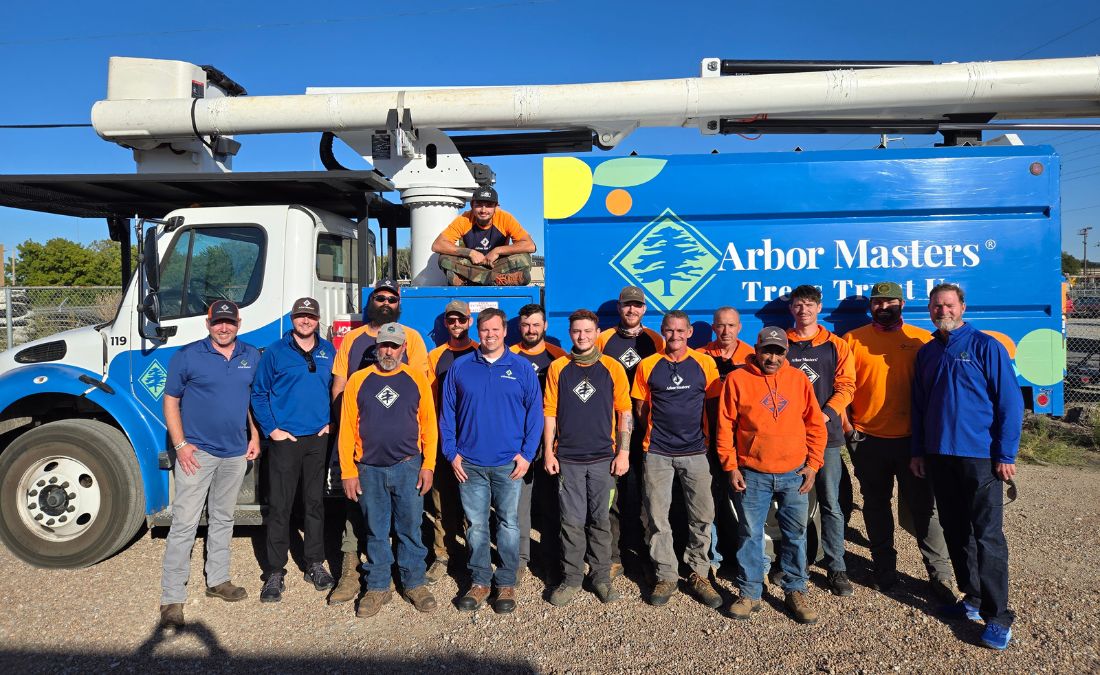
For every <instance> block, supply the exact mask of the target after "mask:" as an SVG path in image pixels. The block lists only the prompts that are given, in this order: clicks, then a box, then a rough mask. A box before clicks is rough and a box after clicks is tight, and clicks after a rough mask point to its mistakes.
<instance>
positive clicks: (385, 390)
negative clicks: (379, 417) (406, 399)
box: [374, 384, 400, 408]
mask: <svg viewBox="0 0 1100 675" xmlns="http://www.w3.org/2000/svg"><path fill="white" fill-rule="evenodd" d="M374 397H375V398H376V399H378V402H379V403H381V404H382V405H384V406H386V407H387V408H389V407H390V406H392V405H393V404H394V403H396V402H397V399H398V397H400V394H398V393H397V392H396V391H394V390H393V389H390V385H388V384H387V385H386V386H384V387H382V391H380V392H378V393H377V394H375V395H374Z"/></svg>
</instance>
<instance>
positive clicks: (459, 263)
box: [432, 186, 535, 286]
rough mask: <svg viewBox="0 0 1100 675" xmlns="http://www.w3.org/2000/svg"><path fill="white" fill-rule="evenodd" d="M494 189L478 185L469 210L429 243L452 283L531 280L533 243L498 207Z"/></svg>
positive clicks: (501, 283)
mask: <svg viewBox="0 0 1100 675" xmlns="http://www.w3.org/2000/svg"><path fill="white" fill-rule="evenodd" d="M498 201H499V199H498V197H497V191H496V190H494V189H493V188H491V187H488V186H486V187H479V188H478V189H476V190H474V193H473V195H471V197H470V210H469V211H467V212H466V213H463V214H462V215H460V216H459V217H457V218H455V219H454V220H453V221H452V222H451V224H450V225H448V226H447V229H445V230H443V232H441V233H440V234H439V237H437V238H436V240H435V241H434V242H433V243H432V252H433V253H438V254H439V268H440V269H441V270H443V273H444V274H445V275H446V276H447V281H448V282H450V284H451V285H453V286H467V285H473V286H523V285H525V284H529V283H531V254H532V253H534V252H535V242H534V241H533V240H532V239H531V235H530V234H528V233H527V230H525V229H523V226H522V225H520V224H519V221H517V220H516V219H515V217H514V216H513V215H512V214H510V213H508V212H507V211H505V210H504V209H501V208H498V206H497V203H498Z"/></svg>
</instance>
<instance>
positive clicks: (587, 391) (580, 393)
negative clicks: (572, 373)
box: [573, 380, 596, 403]
mask: <svg viewBox="0 0 1100 675" xmlns="http://www.w3.org/2000/svg"><path fill="white" fill-rule="evenodd" d="M573 393H574V394H576V395H577V398H579V399H580V400H581V402H582V403H588V399H590V398H592V395H593V394H595V393H596V387H594V386H593V385H592V383H591V382H589V381H588V380H582V381H581V383H580V384H578V385H577V386H575V387H573Z"/></svg>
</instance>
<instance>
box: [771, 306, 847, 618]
mask: <svg viewBox="0 0 1100 675" xmlns="http://www.w3.org/2000/svg"><path fill="white" fill-rule="evenodd" d="M790 299H791V303H790V312H791V316H792V317H793V318H794V328H791V329H790V330H788V331H787V342H788V344H789V347H788V351H787V361H788V362H789V363H790V364H791V366H792V367H794V368H797V369H798V370H801V371H802V372H804V373H805V374H806V377H807V378H808V379H809V380H810V384H811V385H812V386H813V389H814V394H815V395H816V396H817V403H818V405H819V406H820V407H821V412H822V413H823V414H824V415H825V428H826V431H827V432H828V435H829V438H828V441H827V442H826V444H825V464H824V466H822V467H821V471H820V472H819V473H818V474H817V503H818V505H819V506H820V507H821V550H822V553H823V554H824V555H823V558H822V561H821V564H822V566H824V567H825V569H826V571H827V574H826V577H825V578H826V580H827V581H828V584H829V590H830V591H831V592H832V593H833V594H834V595H839V596H841V597H846V596H849V595H851V594H852V593H853V589H852V583H851V582H850V581H849V580H848V568H847V567H846V566H845V563H844V513H843V512H842V511H841V510H840V477H841V474H842V473H843V472H844V460H843V459H842V458H841V457H840V450H841V448H843V447H844V422H843V420H844V415H845V411H846V410H847V409H848V404H849V403H851V402H852V393H853V392H854V391H855V386H856V375H855V369H854V367H853V364H852V350H851V348H850V347H849V346H848V343H847V342H845V341H844V340H842V339H841V338H840V337H838V336H837V335H836V334H835V333H833V332H831V331H829V330H828V329H827V328H825V327H824V326H822V325H821V324H819V323H818V322H817V317H818V315H819V314H820V313H821V291H820V290H818V288H817V287H816V286H809V285H802V286H799V287H797V288H795V289H794V290H793V291H791V294H790Z"/></svg>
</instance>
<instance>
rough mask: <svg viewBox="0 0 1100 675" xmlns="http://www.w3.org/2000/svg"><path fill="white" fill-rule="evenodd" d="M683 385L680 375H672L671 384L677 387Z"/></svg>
mask: <svg viewBox="0 0 1100 675" xmlns="http://www.w3.org/2000/svg"><path fill="white" fill-rule="evenodd" d="M683 383H684V378H683V377H682V376H681V375H680V373H673V375H672V384H674V385H676V386H677V387H679V386H680V385H681V384H683Z"/></svg>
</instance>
